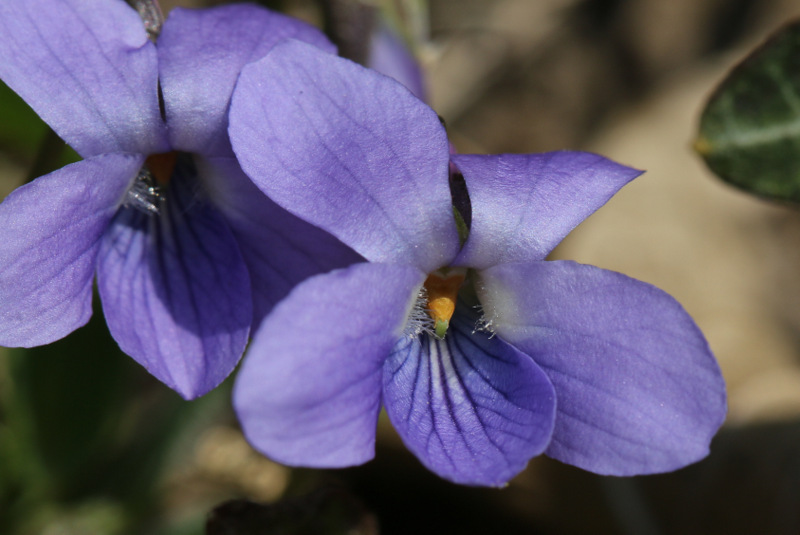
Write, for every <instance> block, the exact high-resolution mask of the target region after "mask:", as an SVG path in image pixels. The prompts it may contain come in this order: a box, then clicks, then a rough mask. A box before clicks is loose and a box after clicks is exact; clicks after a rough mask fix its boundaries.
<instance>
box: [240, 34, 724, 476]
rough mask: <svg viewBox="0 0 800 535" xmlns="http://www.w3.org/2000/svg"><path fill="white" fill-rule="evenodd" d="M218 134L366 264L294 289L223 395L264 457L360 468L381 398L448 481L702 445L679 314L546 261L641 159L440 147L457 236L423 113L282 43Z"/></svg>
mask: <svg viewBox="0 0 800 535" xmlns="http://www.w3.org/2000/svg"><path fill="white" fill-rule="evenodd" d="M229 132H230V135H231V141H232V144H233V147H234V150H235V152H236V153H237V155H238V157H239V160H240V163H241V164H242V168H243V169H244V170H245V172H246V173H247V174H248V175H249V176H250V177H251V178H252V179H253V180H254V181H255V183H256V184H257V185H258V187H259V188H261V189H262V190H263V191H264V192H266V193H267V194H268V195H270V196H271V197H272V198H273V200H275V202H277V203H278V204H280V205H281V206H283V207H285V208H286V209H288V210H289V211H291V212H293V213H295V214H297V215H299V216H300V217H303V218H305V219H306V220H308V221H309V222H312V223H314V224H315V225H318V226H320V227H322V228H323V229H325V230H327V231H329V232H331V233H332V234H334V235H335V236H337V237H338V238H339V239H341V240H342V241H343V242H344V243H346V244H348V245H350V246H351V247H353V248H354V249H355V250H356V251H358V252H359V253H361V254H362V255H363V256H364V258H366V259H367V260H368V261H369V262H367V263H358V264H355V265H353V266H351V267H348V268H345V269H339V270H335V271H332V272H330V273H327V274H322V275H318V276H315V277H312V278H310V279H308V280H306V281H305V282H303V283H301V284H300V285H299V286H297V287H296V288H295V289H294V290H293V291H292V293H291V294H290V295H289V296H288V297H287V298H286V299H285V300H284V301H283V302H281V303H280V304H278V305H277V306H276V307H275V309H274V310H273V312H272V313H271V314H270V316H269V317H268V318H267V319H266V320H265V321H264V323H263V324H262V325H261V327H260V328H259V329H258V331H257V332H256V334H255V335H254V339H253V342H252V345H251V347H250V349H249V350H248V355H247V356H246V357H245V360H244V363H243V365H242V369H241V370H240V372H239V374H238V376H237V380H236V384H235V387H234V405H235V408H236V412H237V414H238V416H239V419H240V421H241V424H242V426H243V429H244V432H245V434H246V436H247V438H248V440H249V441H250V442H251V444H252V445H254V446H255V447H256V448H257V449H258V450H260V451H261V452H263V453H264V454H266V455H268V456H269V457H271V458H273V459H275V460H277V461H279V462H282V463H285V464H289V465H302V466H311V467H342V466H349V465H356V464H359V463H363V462H365V461H367V460H369V459H370V458H372V457H373V455H374V442H375V428H376V420H377V418H378V414H379V411H380V409H381V406H382V405H383V406H384V407H385V408H386V412H387V413H388V416H389V418H390V419H391V421H392V423H393V424H394V426H395V428H396V429H397V431H398V433H399V434H400V436H401V437H402V439H403V441H404V442H405V444H406V445H407V446H408V447H409V448H410V449H411V451H413V452H414V454H416V456H417V457H419V459H420V460H421V461H422V463H423V464H425V465H426V466H427V467H428V468H430V469H431V470H433V471H434V472H436V473H437V474H439V475H440V476H442V477H444V478H447V479H450V480H452V481H455V482H459V483H466V484H476V485H502V484H503V483H505V482H506V481H508V480H509V479H510V478H512V477H513V476H514V475H515V474H517V473H519V472H520V471H521V470H522V469H523V468H524V467H525V466H526V464H527V463H528V461H529V460H530V459H531V458H532V457H534V456H536V455H538V454H540V453H543V452H544V453H546V454H547V455H550V456H551V457H554V458H556V459H560V460H562V461H564V462H567V463H570V464H573V465H576V466H579V467H582V468H584V469H587V470H591V471H593V472H597V473H601V474H617V475H628V474H642V473H652V472H662V471H668V470H674V469H676V468H680V467H682V466H684V465H686V464H688V463H691V462H694V461H696V460H698V459H700V458H701V457H703V456H705V455H706V454H707V451H708V446H709V441H710V439H711V437H712V435H713V434H714V433H715V432H716V430H717V429H718V427H719V426H720V425H721V423H722V420H723V418H724V415H725V410H726V407H725V391H724V384H723V380H722V377H721V375H720V371H719V369H718V367H717V363H716V362H715V360H714V358H713V356H712V355H711V353H710V351H709V348H708V345H707V343H706V341H705V340H704V338H703V336H702V334H701V333H700V331H699V330H698V328H697V327H696V325H695V324H694V323H693V321H692V320H691V319H690V318H689V316H688V315H687V314H686V312H685V311H684V310H683V309H682V308H681V307H680V305H679V304H678V303H677V302H676V301H675V300H673V299H672V298H671V297H669V296H668V295H667V294H665V293H664V292H662V291H660V290H658V289H656V288H654V287H653V286H650V285H648V284H645V283H643V282H639V281H636V280H633V279H630V278H628V277H626V276H624V275H621V274H618V273H614V272H610V271H605V270H602V269H599V268H596V267H592V266H585V265H580V264H576V263H574V262H567V261H544V260H545V257H546V256H547V254H548V253H549V252H550V251H552V249H553V248H554V247H555V246H556V244H558V242H559V241H560V240H561V239H562V238H563V237H564V236H565V235H566V234H567V233H568V232H569V231H570V230H571V229H572V228H573V227H574V226H575V225H577V224H578V223H580V222H581V221H582V220H583V219H585V218H586V217H587V216H588V215H589V214H591V213H592V212H593V211H594V210H596V209H597V208H598V207H600V206H601V205H602V204H604V203H605V202H606V201H607V200H608V199H609V198H610V197H611V196H612V195H613V194H614V193H615V192H616V191H617V190H618V189H619V188H620V187H622V186H623V185H624V184H626V183H627V182H628V181H630V180H631V179H633V178H634V177H636V176H637V175H638V174H639V172H638V171H635V170H632V169H629V168H627V167H624V166H621V165H618V164H616V163H614V162H611V161H609V160H607V159H605V158H602V157H600V156H596V155H593V154H588V153H579V152H555V153H549V154H528V155H500V156H476V155H463V156H453V162H454V163H455V164H456V165H457V166H458V168H459V169H460V170H461V171H462V172H463V175H464V178H465V180H466V185H467V188H468V190H469V197H470V201H471V206H472V218H471V219H472V221H471V226H470V228H469V235H468V237H467V238H466V242H465V243H464V244H463V247H462V246H461V245H460V240H459V234H458V232H457V225H456V222H455V220H454V217H453V210H452V200H451V193H450V190H449V188H448V164H449V151H448V140H447V137H446V134H445V130H444V128H443V127H442V125H441V124H440V122H439V119H438V117H437V116H436V113H435V112H434V111H433V110H431V109H430V108H429V107H427V106H426V105H425V104H423V103H422V102H420V101H419V100H417V99H416V98H414V97H413V96H412V95H411V94H410V93H409V92H408V90H406V89H405V88H404V87H402V86H401V85H400V84H398V83H396V82H395V81H393V80H391V79H389V78H387V77H385V76H382V75H380V74H378V73H376V72H374V71H370V70H367V69H364V68H362V67H360V66H357V65H356V64H354V63H351V62H349V61H346V60H342V59H339V58H334V57H332V56H330V55H327V54H325V53H323V52H320V51H319V50H317V49H315V48H313V47H310V46H308V45H305V44H302V43H299V42H296V41H287V42H286V43H282V44H280V45H278V46H277V47H275V49H273V51H272V52H271V53H270V54H269V55H268V56H267V57H266V58H264V59H263V60H261V61H259V62H257V63H254V64H251V65H249V66H247V67H245V69H244V70H243V72H242V75H241V77H240V79H239V82H238V85H237V88H236V91H235V93H234V96H233V100H232V105H231V112H230V128H229ZM474 305H480V307H481V308H475V307H474ZM448 307H450V311H448V310H447V308H448ZM453 307H455V314H454V315H453V316H452V318H449V319H448V318H447V315H448V314H449V313H451V312H452V308H453Z"/></svg>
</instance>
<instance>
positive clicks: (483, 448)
mask: <svg viewBox="0 0 800 535" xmlns="http://www.w3.org/2000/svg"><path fill="white" fill-rule="evenodd" d="M383 380H384V404H385V405H386V411H387V412H388V414H389V418H390V419H391V420H392V423H393V424H394V426H395V428H396V429H397V431H398V432H399V433H400V436H401V437H402V438H403V441H404V442H405V444H406V445H407V446H408V448H409V449H410V450H411V451H413V452H414V454H415V455H416V456H417V457H419V459H420V460H421V461H422V463H423V464H424V465H425V466H427V467H428V468H429V469H430V470H432V471H434V472H436V473H437V474H439V475H440V476H442V477H444V478H446V479H449V480H451V481H454V482H456V483H465V484H470V485H491V486H500V485H503V484H505V483H506V482H507V481H508V480H510V479H511V478H512V477H514V476H515V475H517V474H518V473H519V472H520V471H522V469H524V468H525V466H526V465H527V464H528V461H529V460H530V459H531V458H532V457H534V456H536V455H539V454H540V453H542V452H543V451H544V449H545V448H546V447H547V445H548V443H549V442H550V436H551V433H552V430H553V422H554V419H555V404H556V401H555V393H554V391H553V386H552V385H551V384H550V381H549V380H548V378H547V376H546V375H545V373H544V372H543V371H542V370H541V369H540V368H539V367H538V366H537V365H536V364H535V363H534V362H533V361H532V360H531V359H530V357H528V356H527V355H524V354H522V353H520V352H519V351H518V350H516V349H515V348H513V347H512V346H510V345H509V344H507V343H505V342H504V341H503V340H501V339H500V338H499V337H496V336H491V335H490V333H487V332H484V331H476V330H475V322H474V321H469V317H467V314H466V310H464V309H460V310H459V311H457V312H456V315H455V316H453V319H452V320H451V322H450V328H449V330H448V332H447V335H446V336H445V338H444V339H438V338H436V337H434V336H432V335H429V334H425V333H423V334H421V335H419V336H415V337H409V336H406V337H404V338H403V339H402V340H400V342H399V343H398V344H397V346H396V347H395V349H394V351H393V352H392V356H391V358H390V359H389V360H388V361H387V362H386V365H385V366H384V379H383Z"/></svg>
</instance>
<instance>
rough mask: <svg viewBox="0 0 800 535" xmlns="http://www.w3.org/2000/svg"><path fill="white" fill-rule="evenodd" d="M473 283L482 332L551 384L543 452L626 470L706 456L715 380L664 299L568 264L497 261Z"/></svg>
mask: <svg viewBox="0 0 800 535" xmlns="http://www.w3.org/2000/svg"><path fill="white" fill-rule="evenodd" d="M480 279H481V281H480V282H479V284H477V285H476V286H477V287H478V288H480V290H479V298H480V300H481V303H482V304H483V306H484V310H485V312H486V315H487V319H488V320H490V321H491V322H492V323H491V325H492V327H493V328H494V329H495V331H496V332H497V334H498V335H499V336H501V337H502V338H503V339H504V340H506V341H507V342H509V343H511V344H514V345H515V346H516V347H517V348H519V349H520V350H522V351H524V352H525V353H527V354H529V355H530V356H531V357H533V359H534V360H535V361H536V362H537V364H539V366H541V367H542V369H544V370H545V372H546V373H547V375H548V376H549V377H550V380H551V381H552V382H553V385H554V386H555V388H556V395H557V396H558V414H557V416H556V427H555V431H554V432H553V441H552V443H551V444H550V447H549V448H548V450H547V454H548V455H550V456H551V457H555V458H556V459H559V460H561V461H564V462H566V463H569V464H573V465H575V466H578V467H581V468H584V469H586V470H590V471H592V472H596V473H598V474H611V475H634V474H648V473H655V472H665V471H670V470H675V469H677V468H681V467H683V466H685V465H687V464H690V463H693V462H695V461H697V460H699V459H701V458H702V457H704V456H705V455H706V454H707V453H708V446H709V442H710V440H711V437H712V436H713V435H714V433H715V432H716V431H717V429H718V428H719V427H720V425H721V424H722V421H723V419H724V418H725V412H726V402H725V385H724V382H723V379H722V375H721V374H720V371H719V367H718V366H717V363H716V361H715V360H714V357H713V356H712V354H711V352H710V350H709V347H708V344H707V343H706V341H705V339H704V338H703V335H702V333H701V332H700V331H699V330H698V328H697V326H696V325H695V324H694V322H693V321H692V319H691V318H690V317H689V315H688V314H687V313H686V311H684V310H683V308H681V306H680V305H679V304H678V303H677V302H676V301H675V300H674V299H672V298H671V297H670V296H669V295H667V294H666V293H664V292H662V291H661V290H659V289H658V288H655V287H653V286H650V285H649V284H645V283H643V282H640V281H636V280H634V279H630V278H628V277H626V276H624V275H621V274H619V273H614V272H611V271H606V270H602V269H599V268H596V267H593V266H584V265H580V264H576V263H574V262H532V263H519V264H505V265H500V266H495V267H492V268H490V269H488V270H486V271H483V272H481V274H480Z"/></svg>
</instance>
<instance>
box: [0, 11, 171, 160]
mask: <svg viewBox="0 0 800 535" xmlns="http://www.w3.org/2000/svg"><path fill="white" fill-rule="evenodd" d="M156 62H157V59H156V50H155V47H154V46H153V44H152V43H150V42H149V41H148V39H147V34H146V33H145V31H144V26H143V25H142V21H141V20H140V19H139V16H138V15H137V14H136V12H135V11H134V10H133V9H131V8H130V7H129V6H127V5H126V4H125V2H123V1H122V0H60V1H54V0H3V1H2V2H0V78H1V79H2V80H3V81H4V82H5V83H6V84H7V85H8V86H10V87H11V89H13V90H14V91H16V92H17V94H19V95H20V96H21V97H22V98H23V99H25V101H26V102H27V103H28V104H30V106H31V107H32V108H33V109H34V110H35V111H36V113H38V114H39V115H40V116H41V117H42V119H44V120H45V122H47V124H49V125H50V126H51V127H52V128H53V130H55V131H56V133H57V134H58V135H59V136H61V138H62V139H63V140H64V141H66V142H67V143H69V144H70V145H71V146H72V148H74V149H75V150H76V151H77V152H78V153H79V154H80V155H81V156H83V157H88V156H94V155H97V154H101V153H104V152H135V153H153V152H163V151H164V150H166V130H165V127H164V124H163V121H162V120H161V115H160V112H159V109H158V93H157V91H158V65H157V63H156Z"/></svg>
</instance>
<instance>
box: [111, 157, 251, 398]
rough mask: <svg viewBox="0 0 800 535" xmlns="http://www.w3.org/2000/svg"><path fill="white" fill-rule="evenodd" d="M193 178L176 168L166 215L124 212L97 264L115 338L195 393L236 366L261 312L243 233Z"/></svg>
mask: <svg viewBox="0 0 800 535" xmlns="http://www.w3.org/2000/svg"><path fill="white" fill-rule="evenodd" d="M182 165H184V164H182V163H180V162H179V164H178V166H179V167H181V166H182ZM186 172H187V173H190V172H192V171H191V169H189V170H187V171H186ZM193 182H194V180H193V179H191V178H189V177H186V176H181V175H177V176H175V175H174V176H173V177H172V179H171V181H170V184H169V190H168V191H167V194H166V195H167V199H166V201H164V202H162V203H161V205H160V213H159V214H157V215H151V214H146V213H144V212H142V211H139V210H136V209H134V208H126V209H123V210H120V211H119V213H118V214H117V217H116V218H115V219H114V221H113V223H112V225H111V227H110V228H109V231H108V233H107V234H106V237H105V239H104V240H103V244H102V247H101V250H100V254H99V256H98V268H97V285H98V288H99V290H100V298H101V301H102V304H103V312H104V313H105V316H106V322H107V323H108V327H109V330H110V331H111V334H112V336H113V337H114V339H115V340H116V341H117V343H119V345H120V347H121V348H122V350H123V351H124V352H125V353H127V354H128V355H130V356H131V357H133V358H134V359H135V360H136V361H137V362H139V363H140V364H141V365H142V366H144V367H145V368H146V369H147V370H148V371H149V372H150V373H151V374H153V375H154V376H155V377H157V378H158V379H159V380H161V381H162V382H164V383H165V384H166V385H167V386H169V387H170V388H172V389H174V390H175V391H177V392H178V393H179V394H180V395H181V396H183V397H184V398H186V399H192V398H195V397H198V396H201V395H203V394H205V393H207V392H208V391H210V390H211V389H213V388H214V387H216V386H217V385H218V384H219V383H220V382H222V380H223V379H225V377H227V376H228V374H230V373H231V371H233V369H234V367H235V366H236V364H237V362H238V361H239V358H240V357H241V356H242V353H243V352H244V349H245V346H246V344H247V339H248V334H249V329H250V322H251V319H252V299H251V296H250V279H249V277H248V273H247V268H246V267H245V264H244V260H243V259H242V255H241V253H240V252H239V248H238V245H237V243H236V240H235V238H234V236H233V234H232V233H231V231H230V229H229V228H228V226H227V225H226V223H225V221H224V219H223V218H222V216H221V215H220V214H219V213H218V212H217V211H216V210H215V209H214V208H213V207H212V206H211V205H209V204H208V203H207V202H206V201H205V200H204V199H203V198H202V197H201V196H200V195H199V194H198V192H197V191H195V190H193V189H192V183H193Z"/></svg>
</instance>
